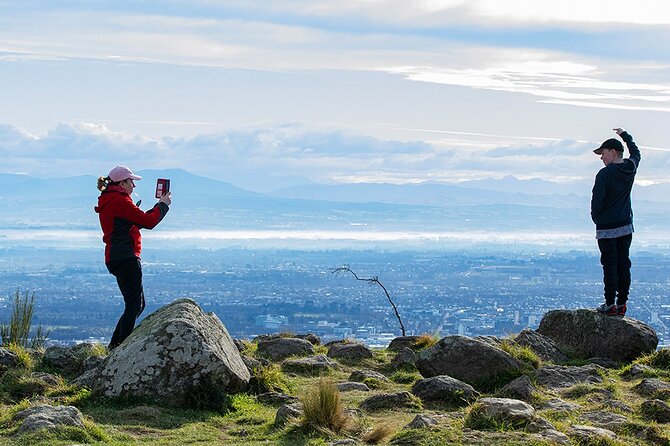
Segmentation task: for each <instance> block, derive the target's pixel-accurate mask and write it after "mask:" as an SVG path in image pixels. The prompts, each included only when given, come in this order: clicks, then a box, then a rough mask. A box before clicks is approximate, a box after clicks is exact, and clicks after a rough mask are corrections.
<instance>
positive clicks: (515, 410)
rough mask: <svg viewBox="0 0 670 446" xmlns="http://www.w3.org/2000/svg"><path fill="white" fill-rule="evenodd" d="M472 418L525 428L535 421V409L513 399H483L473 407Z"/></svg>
mask: <svg viewBox="0 0 670 446" xmlns="http://www.w3.org/2000/svg"><path fill="white" fill-rule="evenodd" d="M470 416H478V417H483V418H487V419H491V420H496V421H500V422H506V423H510V424H511V425H513V426H515V427H524V426H526V425H528V423H530V422H531V421H533V420H534V419H535V409H534V408H533V406H531V405H530V404H528V403H525V402H523V401H521V400H514V399H511V398H481V399H479V400H478V401H477V404H475V405H473V406H472V409H471V410H470Z"/></svg>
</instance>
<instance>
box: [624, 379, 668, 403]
mask: <svg viewBox="0 0 670 446" xmlns="http://www.w3.org/2000/svg"><path fill="white" fill-rule="evenodd" d="M633 390H635V391H636V392H637V393H639V394H640V395H642V396H650V397H654V398H655V397H657V396H667V395H670V384H668V383H667V382H665V381H662V380H660V379H658V378H645V379H643V380H642V381H641V382H640V384H638V385H636V386H635V387H633Z"/></svg>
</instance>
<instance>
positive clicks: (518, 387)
mask: <svg viewBox="0 0 670 446" xmlns="http://www.w3.org/2000/svg"><path fill="white" fill-rule="evenodd" d="M535 390H536V389H535V386H534V385H533V383H532V382H531V380H530V378H528V377H527V376H526V375H523V376H520V377H518V378H517V379H515V380H514V381H512V382H510V383H508V384H507V385H505V386H504V387H503V388H502V389H500V392H499V393H500V394H501V395H504V396H506V397H509V398H514V399H517V400H522V401H526V402H528V401H530V400H531V399H532V398H533V392H535Z"/></svg>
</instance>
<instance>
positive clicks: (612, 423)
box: [579, 411, 628, 431]
mask: <svg viewBox="0 0 670 446" xmlns="http://www.w3.org/2000/svg"><path fill="white" fill-rule="evenodd" d="M579 420H580V421H587V422H590V423H591V424H593V425H595V426H597V427H601V428H603V429H609V430H611V431H616V430H618V429H620V428H621V427H622V426H623V425H624V424H625V423H627V422H628V418H626V417H625V416H623V415H619V414H616V413H612V412H605V411H593V412H586V413H583V414H582V415H581V416H580V417H579Z"/></svg>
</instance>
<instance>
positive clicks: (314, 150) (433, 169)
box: [0, 123, 670, 190]
mask: <svg viewBox="0 0 670 446" xmlns="http://www.w3.org/2000/svg"><path fill="white" fill-rule="evenodd" d="M510 140H511V138H510ZM596 144H597V143H596V142H584V141H569V140H561V141H556V140H551V139H550V138H547V140H543V139H541V138H538V139H537V140H535V141H534V142H532V143H529V142H528V140H519V141H516V142H515V143H512V144H507V145H498V146H496V147H487V146H485V145H482V146H480V147H477V146H476V145H475V144H472V145H471V146H469V147H460V146H450V145H449V144H448V143H446V144H428V143H425V142H421V141H415V142H402V141H389V140H381V139H377V138H373V137H369V136H365V135H360V134H353V133H351V132H344V131H338V130H328V129H321V130H319V129H308V128H305V127H302V126H300V125H296V124H285V125H281V126H275V127H264V128H249V129H242V130H234V131H228V132H222V133H213V134H202V135H197V136H195V137H191V138H173V137H162V138H149V137H146V136H142V135H136V134H135V135H131V134H126V133H123V132H115V131H112V130H110V129H109V128H107V127H106V126H103V125H97V124H87V123H79V124H60V125H58V126H56V127H55V128H53V129H51V130H50V131H48V132H47V133H46V134H44V135H37V136H36V135H31V134H28V133H26V132H23V131H21V130H20V129H16V128H14V127H12V126H7V125H3V126H0V153H2V155H3V158H4V159H5V160H6V161H5V163H4V164H3V170H5V171H8V172H16V171H22V172H29V173H32V174H37V175H40V176H69V175H82V174H91V175H98V174H101V173H104V172H107V171H108V170H109V169H110V167H112V166H113V165H115V164H126V165H129V166H131V167H132V168H133V169H136V170H140V169H147V168H159V169H160V168H183V169H186V170H189V171H191V172H194V173H198V174H202V175H205V176H210V177H212V178H219V179H224V180H228V181H231V182H233V183H236V184H239V185H242V186H244V187H252V188H253V186H254V185H255V186H256V188H258V189H263V190H267V189H268V188H271V187H272V184H273V183H272V177H277V176H293V177H301V178H307V179H310V180H313V181H317V182H324V183H329V182H330V183H332V182H392V183H410V182H421V181H449V182H453V181H461V180H468V179H481V178H488V177H496V178H503V177H505V176H508V175H513V176H516V177H518V178H523V179H527V178H542V179H547V180H559V181H560V180H562V181H567V180H583V179H590V178H592V177H593V175H594V174H595V172H596V171H597V170H598V169H600V167H602V165H601V164H600V161H599V160H598V158H597V157H596V156H594V155H593V154H592V152H591V150H592V148H593V147H595V146H596ZM669 165H670V153H669V152H666V151H645V152H644V153H643V170H642V172H644V173H643V176H642V177H641V179H643V180H650V181H653V180H656V181H658V180H664V179H665V177H666V174H665V172H666V169H667V167H668V166H669Z"/></svg>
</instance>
